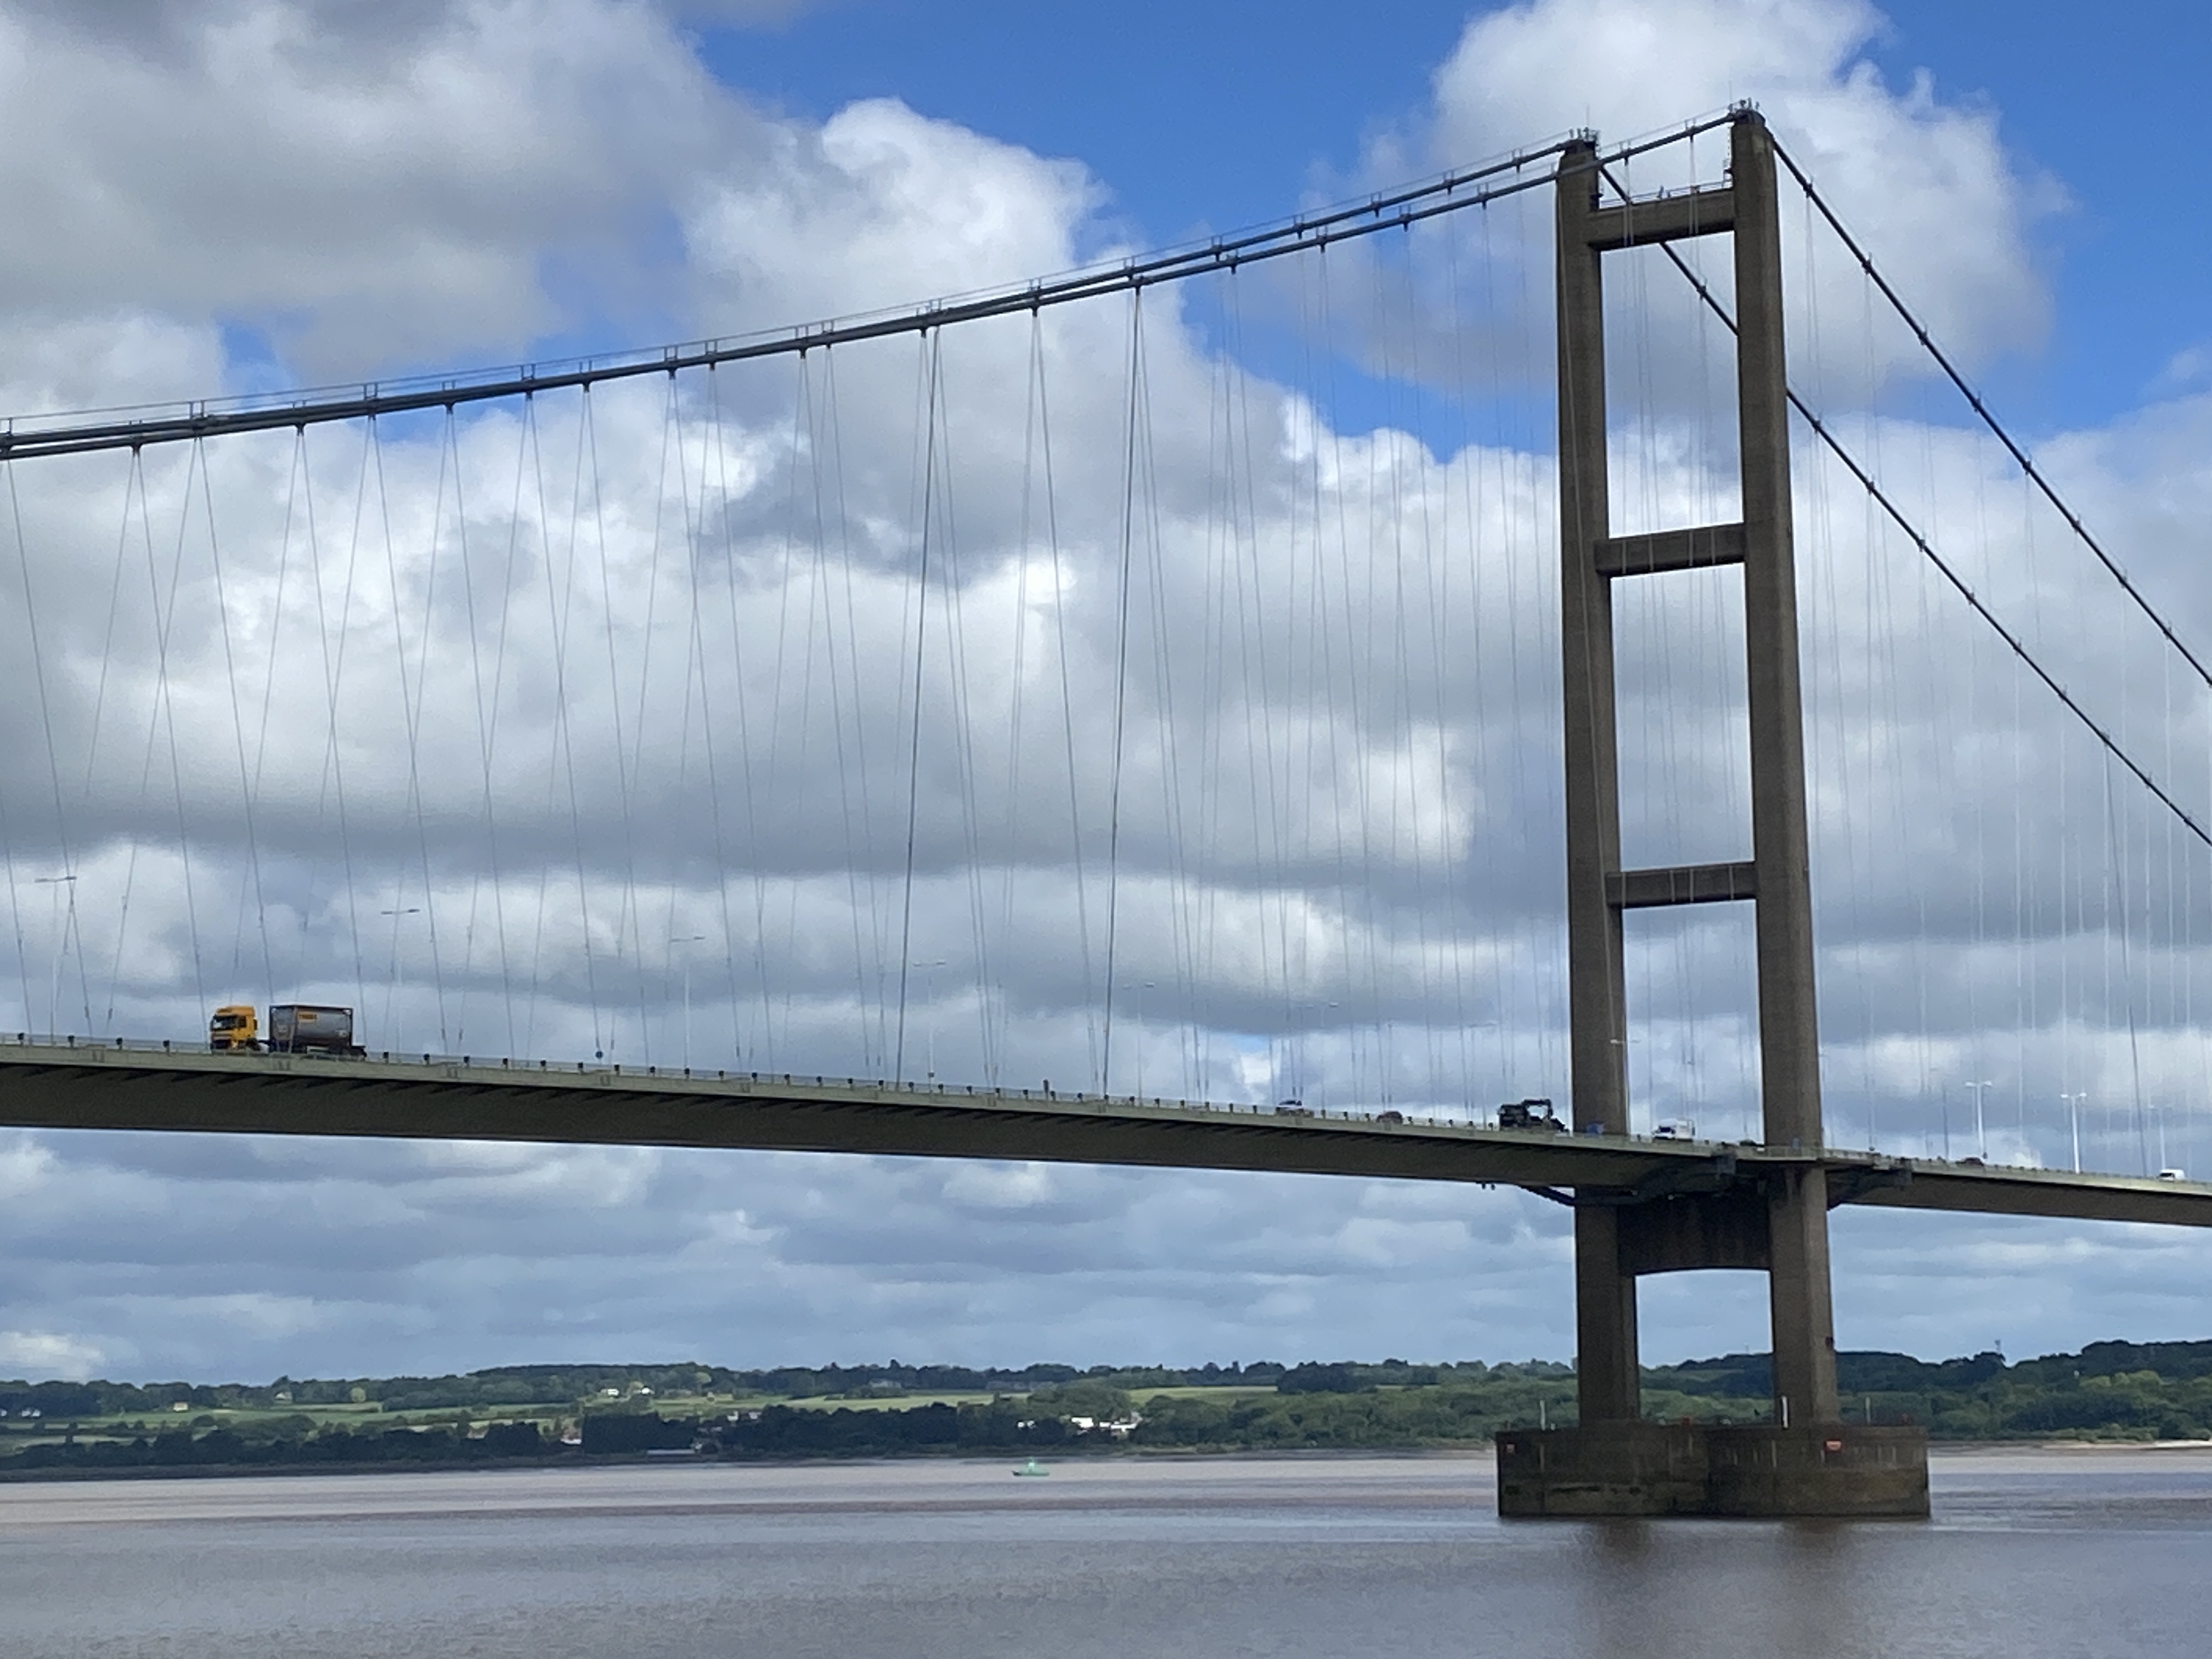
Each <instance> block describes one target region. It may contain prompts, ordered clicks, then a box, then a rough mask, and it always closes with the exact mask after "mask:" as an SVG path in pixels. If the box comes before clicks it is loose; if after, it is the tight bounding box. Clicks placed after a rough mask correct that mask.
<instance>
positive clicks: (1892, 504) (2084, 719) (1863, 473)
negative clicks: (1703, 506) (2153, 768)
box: [1599, 165, 2212, 847]
mask: <svg viewBox="0 0 2212 1659" xmlns="http://www.w3.org/2000/svg"><path fill="white" fill-rule="evenodd" d="M1793 170H1794V169H1793ZM1599 171H1600V173H1601V175H1602V176H1604V177H1605V178H1606V179H1607V182H1608V183H1611V184H1613V186H1614V188H1615V189H1619V188H1620V185H1619V183H1618V181H1617V180H1614V179H1613V178H1612V176H1611V174H1610V173H1607V172H1606V169H1605V168H1604V167H1603V166H1602V165H1601V167H1600V169H1599ZM1624 194H1626V192H1624ZM1659 247H1660V251H1661V252H1663V253H1665V254H1666V256H1667V258H1668V260H1669V261H1670V262H1671V263H1672V264H1673V265H1674V269H1675V270H1678V271H1680V272H1681V274H1682V279H1683V280H1684V281H1685V282H1686V283H1689V284H1690V286H1691V287H1692V289H1695V290H1696V291H1697V295H1698V297H1699V299H1700V300H1701V301H1704V302H1705V305H1706V307H1708V308H1709V309H1710V310H1711V312H1712V313H1713V315H1714V316H1716V317H1717V318H1718V319H1720V321H1721V322H1722V324H1723V325H1724V326H1725V327H1726V328H1727V329H1728V331H1729V333H1731V334H1733V333H1735V332H1736V321H1735V318H1734V317H1733V316H1731V315H1730V314H1729V311H1728V309H1727V307H1724V306H1723V305H1722V304H1721V302H1720V301H1719V300H1718V299H1717V298H1716V297H1714V295H1713V291H1712V289H1711V288H1710V287H1708V286H1707V285H1706V283H1705V279H1704V278H1703V277H1701V276H1699V275H1698V273H1697V272H1696V271H1695V270H1692V268H1691V266H1690V264H1689V262H1688V261H1686V259H1684V258H1682V256H1681V254H1680V252H1677V251H1676V249H1675V247H1674V244H1673V243H1672V242H1662V243H1660V244H1659ZM1787 392H1788V396H1789V398H1790V407H1791V408H1792V409H1794V410H1796V411H1797V413H1798V414H1799V416H1802V418H1803V420H1804V422H1805V424H1806V425H1808V426H1809V427H1810V428H1813V433H1814V436H1815V437H1817V438H1819V439H1820V441H1821V442H1822V443H1823V444H1825V445H1826V447H1827V448H1828V451H1829V453H1831V454H1832V455H1834V456H1835V458H1836V459H1838V460H1839V461H1841V462H1842V463H1843V464H1844V470H1845V471H1849V472H1850V475H1851V476H1852V477H1854V478H1856V479H1857V480H1858V483H1859V487H1860V488H1861V489H1864V490H1865V491H1866V492H1867V494H1868V495H1869V497H1871V498H1872V499H1873V501H1875V504H1876V505H1878V506H1879V507H1881V510H1882V512H1883V513H1886V514H1887V516H1888V518H1889V520H1890V521H1891V522H1892V523H1893V524H1894V525H1896V526H1897V527H1898V528H1899V530H1901V531H1903V532H1905V536H1906V537H1907V538H1909V539H1910V540H1911V543H1912V544H1913V545H1914V546H1915V547H1917V548H1918V549H1919V550H1920V553H1921V556H1922V557H1923V558H1925V559H1926V560H1927V561H1928V562H1929V563H1930V564H1932V565H1933V566H1935V567H1936V570H1937V571H1938V572H1940V573H1941V574H1942V577H1943V580H1946V581H1948V583H1950V585H1951V586H1952V587H1953V588H1954V589H1955V590H1956V591H1957V592H1958V594H1959V597H1960V598H1961V599H1964V600H1966V604H1967V605H1968V606H1969V607H1971V608H1972V611H1973V612H1974V614H1975V615H1976V616H1978V617H1980V618H1981V619H1982V620H1983V621H1984V622H1985V623H1988V624H1989V625H1990V627H1991V628H1992V629H1995V630H1996V635H1997V637H1998V638H1999V639H2001V640H2002V641H2004V642H2005V644H2006V646H2007V647H2008V648H2009V649H2010V650H2011V652H2012V653H2013V655H2014V656H2015V657H2017V658H2019V659H2020V660H2021V662H2022V663H2023V664H2025V665H2027V669H2028V671H2030V672H2031V673H2033V675H2034V676H2035V677H2036V678H2038V679H2039V680H2041V681H2042V682H2043V684H2045V686H2046V687H2048V688H2049V690H2050V691H2051V696H2055V697H2057V699H2058V701H2059V702H2061V703H2063V704H2064V705H2065V707H2066V708H2067V710H2068V712H2069V713H2070V714H2073V716H2074V717H2075V719H2076V720H2080V721H2081V724H2082V725H2083V726H2087V728H2088V730H2089V732H2090V733H2091V735H2093V737H2094V738H2096V739H2097V741H2098V742H2099V743H2100V744H2103V745H2104V747H2105V751H2106V753H2107V754H2109V755H2111V756H2112V758H2113V759H2115V760H2117V761H2118V762H2119V763H2120V764H2121V765H2123V766H2124V767H2126V768H2127V769H2128V770H2129V771H2130V772H2132V773H2133V774H2134V775H2135V776H2136V781H2137V782H2139V783H2141V784H2142V786H2143V787H2144V788H2146V789H2148V790H2149V791H2150V792H2151V793H2152V794H2154V795H2155V796H2157V797H2158V799H2160V801H2161V802H2162V803H2163V804H2164V805H2165V806H2166V811H2169V812H2171V813H2172V814H2173V816H2174V817H2177V818H2179V820H2180V821H2181V822H2182V823H2183V824H2185V826H2186V827H2187V828H2188V829H2189V832H2190V833H2191V835H2193V836H2196V837H2197V840H2199V841H2200V842H2203V843H2204V845H2205V846H2207V847H2212V831H2208V830H2207V829H2205V827H2204V826H2203V824H2201V823H2198V822H2197V820H2196V818H2194V817H2191V815H2190V813H2189V811H2188V809H2187V808H2185V806H2183V805H2181V803H2180V802H2179V801H2177V800H2176V799H2174V798H2173V797H2172V795H2171V794H2169V793H2167V792H2166V788H2165V787H2164V786H2163V785H2162V784H2160V782H2159V781H2158V780H2157V779H2156V778H2154V777H2153V776H2152V775H2150V773H2149V772H2148V771H2147V770H2146V769H2144V768H2143V766H2142V764H2141V763H2139V762H2137V761H2136V757H2134V756H2132V755H2130V753H2129V752H2128V751H2127V750H2125V749H2124V748H2122V747H2121V746H2120V744H2119V741H2118V739H2117V738H2114V737H2113V736H2112V733H2111V732H2108V731H2106V729H2105V727H2104V726H2103V725H2102V724H2101V723H2100V722H2099V721H2098V720H2097V719H2096V717H2095V716H2094V715H2093V714H2090V713H2089V711H2088V710H2087V708H2083V707H2082V706H2081V703H2080V702H2076V701H2075V697H2074V696H2073V694H2072V693H2071V692H2069V691H2068V690H2067V689H2066V688H2065V686H2064V685H2063V684H2060V683H2059V681H2058V679H2057V676H2055V675H2054V674H2052V673H2051V671H2050V670H2049V669H2047V668H2045V666H2044V665H2043V664H2042V663H2041V662H2040V661H2039V660H2038V659H2037V658H2036V656H2035V653H2033V652H2032V651H2030V650H2029V649H2028V648H2027V641H2024V640H2022V639H2021V637H2020V635H2017V634H2015V633H2014V632H2013V630H2012V629H2009V628H2008V627H2006V626H2005V624H2004V623H2002V621H2000V620H1999V619H1998V617H1997V615H1996V612H1995V611H1992V610H1990V607H1989V606H1988V605H1987V604H1985V603H1984V601H1983V599H1982V597H1981V595H1979V594H1978V593H1977V592H1974V590H1973V587H1972V585H1971V584H1970V583H1968V582H1967V580H1966V578H1965V577H1963V576H1961V575H1960V574H1959V572H1958V571H1957V569H1956V568H1954V567H1953V566H1952V564H1951V563H1950V562H1949V561H1948V560H1947V559H1945V558H1944V557H1943V556H1942V554H1941V553H1938V552H1937V551H1936V548H1935V544H1933V543H1931V542H1930V541H1929V539H1928V538H1927V537H1925V536H1923V534H1921V532H1920V531H1919V529H1918V528H1917V526H1915V525H1914V524H1913V522H1912V521H1911V520H1910V519H1908V518H1906V517H1905V511H1904V509H1903V508H1902V507H1899V506H1898V504H1897V503H1896V501H1893V499H1891V497H1890V495H1889V494H1888V492H1887V491H1886V490H1884V489H1882V487H1881V484H1880V483H1877V482H1876V481H1875V476H1874V474H1873V473H1872V472H1870V471H1868V470H1867V468H1866V467H1865V466H1863V465H1861V463H1860V461H1859V459H1858V458H1857V456H1855V455H1854V454H1852V453H1851V452H1850V450H1849V449H1847V448H1845V447H1844V442H1843V440H1841V439H1840V438H1838V437H1837V436H1836V435H1835V434H1834V432H1832V430H1830V428H1829V427H1828V424H1827V422H1825V421H1823V420H1822V419H1821V418H1820V416H1819V415H1817V414H1815V413H1814V410H1813V407H1812V405H1811V404H1808V403H1807V402H1806V401H1805V399H1804V398H1803V397H1802V396H1801V395H1800V394H1799V393H1798V392H1797V389H1796V387H1795V386H1791V387H1789V388H1787ZM2130 591H2131V592H2132V591H2133V590H2130ZM2169 637H2171V635H2169ZM2178 643H2179V641H2177V644H2178ZM2195 660H2196V659H2194V658H2191V661H2192V662H2194V661H2195Z"/></svg>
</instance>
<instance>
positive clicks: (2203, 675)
mask: <svg viewBox="0 0 2212 1659" xmlns="http://www.w3.org/2000/svg"><path fill="white" fill-rule="evenodd" d="M1774 153H1775V155H1778V157H1780V158H1781V161H1782V165H1783V166H1784V167H1787V168H1789V169H1790V177H1791V178H1793V179H1796V181H1797V185H1798V188H1799V189H1801V190H1802V191H1804V192H1805V199H1806V200H1808V202H1810V203H1812V204H1813V205H1814V207H1815V208H1816V209H1818V210H1820V216H1821V218H1823V219H1825V220H1826V221H1827V224H1828V228H1829V229H1831V230H1832V231H1834V232H1835V233H1836V237H1837V240H1839V241H1841V242H1842V243H1843V245H1844V247H1845V248H1846V249H1847V250H1848V251H1849V252H1850V256H1851V258H1854V259H1856V260H1857V261H1858V265H1859V269H1860V270H1862V271H1863V272H1864V273H1865V274H1866V276H1867V279H1868V280H1869V282H1871V283H1873V284H1874V285H1875V289H1877V290H1878V291H1879V292H1880V293H1881V297H1882V298H1883V299H1885V300H1887V301H1888V302H1889V307H1890V309H1891V310H1893V311H1894V312H1895V313H1897V315H1898V318H1899V320H1900V321H1901V322H1903V323H1904V325H1905V327H1907V328H1909V329H1911V331H1912V335H1913V337H1914V338H1915V339H1917V340H1918V341H1919V342H1920V347H1921V349H1922V350H1923V351H1925V352H1926V353H1927V354H1928V355H1929V357H1931V358H1933V359H1934V360H1935V362H1936V367H1937V368H1940V369H1942V371H1943V374H1944V375H1945V377H1946V378H1947V379H1948V380H1949V381H1950V382H1951V384H1952V385H1953V386H1956V387H1957V388H1958V390H1959V395H1960V397H1962V398H1965V399H1966V403H1967V404H1968V406H1969V407H1971V408H1972V410H1973V411H1974V414H1975V416H1977V417H1978V419H1979V420H1980V421H1981V422H1982V424H1983V425H1984V426H1985V427H1987V428H1989V429H1990V433H1991V435H1994V436H1995V437H1996V441H1998V442H1999V443H2001V444H2002V445H2003V446H2004V447H2005V450H2006V453H2008V454H2009V455H2011V457H2012V458H2013V460H2014V461H2015V463H2016V464H2017V465H2019V467H2020V470H2021V471H2022V472H2023V473H2025V474H2027V477H2028V480H2029V481H2030V482H2031V483H2033V484H2034V485H2035V487H2036V489H2038V490H2039V492H2041V494H2042V495H2043V499H2044V500H2045V501H2049V502H2050V503H2051V506H2052V507H2055V508H2056V509H2057V513H2058V516H2059V517H2060V518H2062V519H2063V520H2065V521H2066V527H2067V528H2068V529H2069V530H2071V531H2072V532H2074V533H2075V536H2077V537H2078V538H2081V544H2082V545H2083V546H2084V547H2086V548H2087V549H2088V550H2090V551H2091V552H2092V553H2093V554H2095V555H2096V556H2097V562H2098V563H2100V564H2101V565H2103V566H2104V567H2105V568H2106V570H2107V571H2109V572H2110V573H2111V574H2112V580H2114V581H2116V582H2118V583H2119V585H2120V590H2121V592H2124V593H2125V594H2126V595H2127V596H2128V598H2129V599H2131V600H2133V601H2134V603H2135V606H2136V610H2138V611H2142V614H2143V615H2144V616H2145V617H2148V618H2149V619H2150V622H2151V624H2152V626H2154V627H2155V628H2156V629H2158V631H2159V632H2160V634H2163V635H2165V636H2166V643H2167V644H2168V645H2170V646H2172V647H2173V648H2174V649H2175V650H2176V651H2178V652H2179V653H2181V657H2182V660H2184V661H2185V662H2186V663H2187V664H2188V665H2189V666H2190V667H2191V670H2193V671H2195V673H2196V675H2197V678H2198V679H2199V680H2201V681H2203V683H2204V684H2206V685H2207V686H2212V667H2207V666H2206V665H2205V663H2204V661H2203V659H2202V658H2200V657H2199V656H2198V655H2197V653H2195V652H2194V651H2192V650H2191V649H2190V648H2189V647H2188V645H2187V644H2186V643H2185V641H2183V640H2182V638H2181V636H2180V635H2179V634H2177V633H2176V632H2174V629H2173V626H2172V623H2168V622H2167V621H2166V618H2165V617H2163V616H2162V615H2160V612H2159V610H2158V608H2157V606H2155V605H2153V604H2152V603H2151V602H2150V600H2149V599H2148V598H2146V597H2145V596H2144V594H2143V592H2142V589H2141V588H2139V587H2137V586H2136V585H2135V583H2134V582H2132V581H2130V580H2129V579H2128V573H2127V572H2126V571H2124V570H2123V569H2122V568H2120V563H2119V561H2118V559H2116V558H2114V557H2113V556H2112V554H2111V553H2109V552H2107V551H2106V548H2105V545H2104V544H2103V543H2101V542H2100V541H2099V540H2098V539H2097V538H2095V537H2094V536H2093V535H2091V534H2090V533H2089V528H2088V526H2087V525H2085V524H2083V523H2082V522H2081V514H2079V513H2076V512H2075V510H2074V509H2073V508H2072V507H2069V506H2068V505H2067V504H2066V501H2065V500H2064V498H2063V497H2062V496H2061V495H2059V493H2058V490H2057V486H2056V485H2054V484H2053V483H2051V480H2050V479H2049V478H2047V477H2045V476H2044V475H2043V472H2042V471H2041V469H2040V468H2039V467H2038V466H2037V465H2035V463H2034V461H2033V460H2032V459H2029V457H2028V453H2027V450H2026V449H2025V448H2023V447H2021V444H2020V443H2019V442H2018V441H2016V440H2015V438H2014V437H2013V435H2012V434H2011V433H2010V432H2008V431H2007V430H2006V429H2005V427H2004V424H2003V422H2001V421H1999V420H1998V419H1997V417H1996V416H1995V415H1993V414H1991V413H1990V408H1989V405H1988V404H1984V402H1983V401H1982V398H1981V394H1980V393H1979V392H1976V391H1975V390H1974V388H1973V386H1972V385H1970V384H1969V383H1968V382H1967V380H1966V376H1965V375H1964V374H1960V372H1959V368H1958V367H1957V365H1956V364H1954V363H1953V362H1952V361H1951V359H1950V357H1949V356H1948V355H1946V354H1945V352H1944V350H1943V348H1942V347H1941V346H1939V345H1937V344H1936V340H1935V337H1934V336H1932V335H1930V334H1929V331H1928V330H1927V327H1926V326H1925V325H1923V323H1922V322H1921V320H1920V319H1919V318H1918V317H1917V316H1915V315H1914V314H1913V313H1912V310H1911V307H1909V306H1907V305H1906V304H1905V301H1904V299H1903V297H1902V296H1901V295H1899V293H1898V291H1897V290H1896V289H1894V288H1893V287H1891V286H1890V283H1889V279H1888V278H1887V276H1883V275H1882V274H1881V270H1879V269H1877V268H1876V266H1875V263H1874V260H1873V258H1871V257H1870V256H1869V254H1868V252H1867V251H1866V250H1865V249H1864V248H1863V247H1861V246H1859V243H1858V240H1857V238H1855V237H1854V236H1853V235H1852V234H1850V231H1848V230H1846V229H1844V222H1843V221H1842V220H1841V219H1839V218H1838V217H1837V216H1836V211H1835V210H1834V209H1833V208H1832V207H1830V206H1829V205H1828V204H1827V201H1826V198H1825V197H1823V196H1822V195H1821V194H1820V191H1818V190H1816V189H1814V186H1813V180H1812V179H1811V178H1810V176H1808V174H1807V173H1806V171H1805V169H1804V168H1802V167H1799V166H1798V165H1797V163H1796V159H1795V158H1794V157H1792V156H1791V155H1790V152H1789V151H1788V150H1786V149H1784V148H1783V147H1782V143H1781V141H1780V140H1779V139H1777V140H1776V141H1775V144H1774Z"/></svg>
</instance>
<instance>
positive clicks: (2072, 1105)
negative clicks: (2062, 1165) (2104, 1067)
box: [2059, 1090, 2089, 1175]
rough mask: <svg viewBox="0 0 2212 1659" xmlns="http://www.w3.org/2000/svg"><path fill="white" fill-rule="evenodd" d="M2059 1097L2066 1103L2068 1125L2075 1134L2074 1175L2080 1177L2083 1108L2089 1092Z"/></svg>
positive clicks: (2078, 1092) (2084, 1091)
mask: <svg viewBox="0 0 2212 1659" xmlns="http://www.w3.org/2000/svg"><path fill="white" fill-rule="evenodd" d="M2059 1099H2061V1100H2063V1101H2064V1102H2065V1103H2066V1117H2067V1123H2068V1126H2069V1127H2070V1128H2071V1129H2072V1131H2073V1133H2074V1173H2075V1175H2080V1174H2081V1108H2082V1107H2083V1106H2084V1105H2085V1104H2087V1102H2088V1099H2089V1095H2088V1091H2087V1090H2082V1091H2077V1092H2075V1093H2074V1094H2062V1095H2060V1096H2059Z"/></svg>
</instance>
